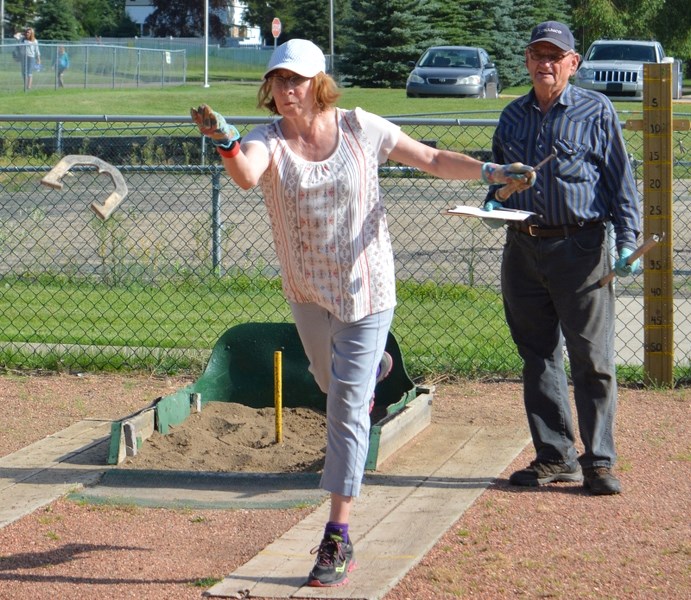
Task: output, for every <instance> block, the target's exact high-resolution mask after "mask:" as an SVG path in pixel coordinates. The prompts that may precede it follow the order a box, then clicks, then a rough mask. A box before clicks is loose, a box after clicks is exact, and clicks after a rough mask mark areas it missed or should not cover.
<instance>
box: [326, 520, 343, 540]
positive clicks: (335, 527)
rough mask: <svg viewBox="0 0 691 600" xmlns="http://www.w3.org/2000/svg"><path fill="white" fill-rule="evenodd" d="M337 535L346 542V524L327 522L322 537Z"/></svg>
mask: <svg viewBox="0 0 691 600" xmlns="http://www.w3.org/2000/svg"><path fill="white" fill-rule="evenodd" d="M332 534H333V535H338V536H340V537H341V538H343V541H344V542H348V523H336V522H335V521H329V522H328V523H327V524H326V527H325V528H324V535H325V536H327V535H332Z"/></svg>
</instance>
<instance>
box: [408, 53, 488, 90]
mask: <svg viewBox="0 0 691 600" xmlns="http://www.w3.org/2000/svg"><path fill="white" fill-rule="evenodd" d="M410 66H411V67H412V69H413V70H412V72H411V73H410V75H409V76H408V81H407V82H406V86H405V91H406V95H407V96H408V97H409V98H415V97H419V96H467V97H472V98H486V97H487V95H488V87H487V86H488V84H493V85H492V87H491V88H490V89H491V90H495V89H496V92H497V93H499V92H500V91H501V82H500V81H499V73H498V72H497V68H496V66H495V64H494V62H493V61H492V60H491V59H490V57H489V54H487V52H486V51H485V50H484V49H483V48H477V47H473V46H433V47H431V48H428V49H427V50H425V52H424V53H423V54H422V56H421V57H420V60H418V61H417V63H413V62H411V63H410ZM490 95H491V94H490Z"/></svg>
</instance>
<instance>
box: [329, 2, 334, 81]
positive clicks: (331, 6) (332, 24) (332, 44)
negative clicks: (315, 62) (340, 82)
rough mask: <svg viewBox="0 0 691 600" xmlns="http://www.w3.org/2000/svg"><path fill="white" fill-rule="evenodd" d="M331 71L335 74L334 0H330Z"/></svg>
mask: <svg viewBox="0 0 691 600" xmlns="http://www.w3.org/2000/svg"><path fill="white" fill-rule="evenodd" d="M329 56H330V57H331V58H330V60H329V62H330V64H329V69H330V70H331V74H332V75H333V74H334V0H329Z"/></svg>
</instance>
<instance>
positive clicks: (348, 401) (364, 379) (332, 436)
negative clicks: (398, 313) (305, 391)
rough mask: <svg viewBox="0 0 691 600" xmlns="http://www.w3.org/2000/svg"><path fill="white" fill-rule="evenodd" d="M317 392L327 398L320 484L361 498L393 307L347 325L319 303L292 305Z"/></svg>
mask: <svg viewBox="0 0 691 600" xmlns="http://www.w3.org/2000/svg"><path fill="white" fill-rule="evenodd" d="M290 307H291V310H292V312H293V318H294V319H295V324H296V326H297V330H298V334H299V335H300V340H301V341H302V345H303V347H304V349H305V354H306V355H307V358H308V360H309V363H310V367H309V370H310V372H311V373H312V375H314V379H315V380H316V382H317V385H318V386H319V388H320V389H321V390H322V391H323V392H324V393H325V394H326V429H327V433H326V459H325V463H324V471H323V474H322V477H321V483H320V486H321V487H322V488H323V489H325V490H326V491H328V492H331V493H334V494H340V495H342V496H358V495H359V493H360V487H361V485H362V478H363V476H364V473H365V462H366V461H367V451H368V446H369V429H370V417H369V404H370V400H371V399H372V394H373V393H374V386H375V383H376V376H377V367H378V366H379V361H380V360H381V358H382V356H383V354H384V349H385V348H386V339H387V335H388V333H389V328H390V327H391V321H392V319H393V314H394V311H393V309H389V310H385V311H382V312H379V313H376V314H373V315H369V316H367V317H365V318H363V319H360V320H359V321H356V322H355V323H344V322H343V321H340V320H339V319H337V318H336V317H335V316H334V315H333V314H331V313H330V312H328V311H327V310H326V309H324V308H322V307H321V306H318V305H317V304H298V303H292V302H291V304H290Z"/></svg>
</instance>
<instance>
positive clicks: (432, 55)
mask: <svg viewBox="0 0 691 600" xmlns="http://www.w3.org/2000/svg"><path fill="white" fill-rule="evenodd" d="M420 66H421V67H451V68H463V67H473V68H478V67H479V66H480V59H479V58H478V55H477V53H475V52H471V51H468V50H453V49H449V50H437V51H432V52H429V53H427V54H426V55H425V56H424V57H423V58H422V60H421V61H420Z"/></svg>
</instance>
